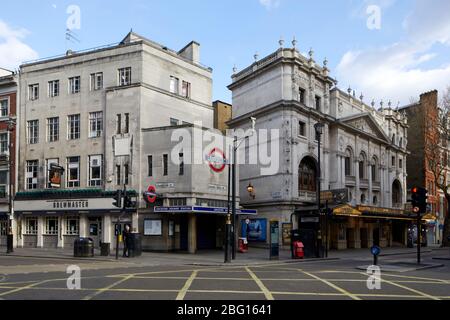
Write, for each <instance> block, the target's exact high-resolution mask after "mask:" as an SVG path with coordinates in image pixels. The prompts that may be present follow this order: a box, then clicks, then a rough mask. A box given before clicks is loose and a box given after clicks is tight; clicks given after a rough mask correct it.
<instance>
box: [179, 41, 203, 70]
mask: <svg viewBox="0 0 450 320" xmlns="http://www.w3.org/2000/svg"><path fill="white" fill-rule="evenodd" d="M178 54H179V55H180V56H182V57H183V58H186V59H188V60H190V61H192V62H193V63H195V64H200V44H199V43H198V42H195V41H191V42H190V43H189V44H188V45H187V46H185V47H184V48H183V49H181V50H180V51H179V52H178Z"/></svg>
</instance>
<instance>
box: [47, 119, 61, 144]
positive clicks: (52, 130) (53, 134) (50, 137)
mask: <svg viewBox="0 0 450 320" xmlns="http://www.w3.org/2000/svg"><path fill="white" fill-rule="evenodd" d="M58 140H59V118H58V117H56V118H48V119H47V141H48V142H56V141H58Z"/></svg>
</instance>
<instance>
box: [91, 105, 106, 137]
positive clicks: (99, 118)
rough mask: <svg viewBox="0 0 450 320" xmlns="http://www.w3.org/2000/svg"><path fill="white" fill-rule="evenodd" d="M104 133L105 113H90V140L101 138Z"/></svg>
mask: <svg viewBox="0 0 450 320" xmlns="http://www.w3.org/2000/svg"><path fill="white" fill-rule="evenodd" d="M102 133H103V112H101V111H100V112H91V113H89V138H100V137H101V136H102Z"/></svg>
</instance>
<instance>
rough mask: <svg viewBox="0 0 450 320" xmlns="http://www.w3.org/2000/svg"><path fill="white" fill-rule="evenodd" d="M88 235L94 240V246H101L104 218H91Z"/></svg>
mask: <svg viewBox="0 0 450 320" xmlns="http://www.w3.org/2000/svg"><path fill="white" fill-rule="evenodd" d="M88 237H89V238H91V239H92V240H93V241H94V248H96V249H98V248H100V243H101V241H102V219H101V218H90V219H89V230H88Z"/></svg>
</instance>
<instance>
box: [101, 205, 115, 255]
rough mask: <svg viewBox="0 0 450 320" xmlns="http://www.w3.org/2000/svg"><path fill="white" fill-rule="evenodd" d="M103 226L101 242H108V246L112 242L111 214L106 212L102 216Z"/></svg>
mask: <svg viewBox="0 0 450 320" xmlns="http://www.w3.org/2000/svg"><path fill="white" fill-rule="evenodd" d="M102 223H103V228H102V243H109V244H110V247H111V244H112V235H113V229H114V226H113V224H112V222H111V214H109V213H108V214H106V215H104V216H103V221H102Z"/></svg>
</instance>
